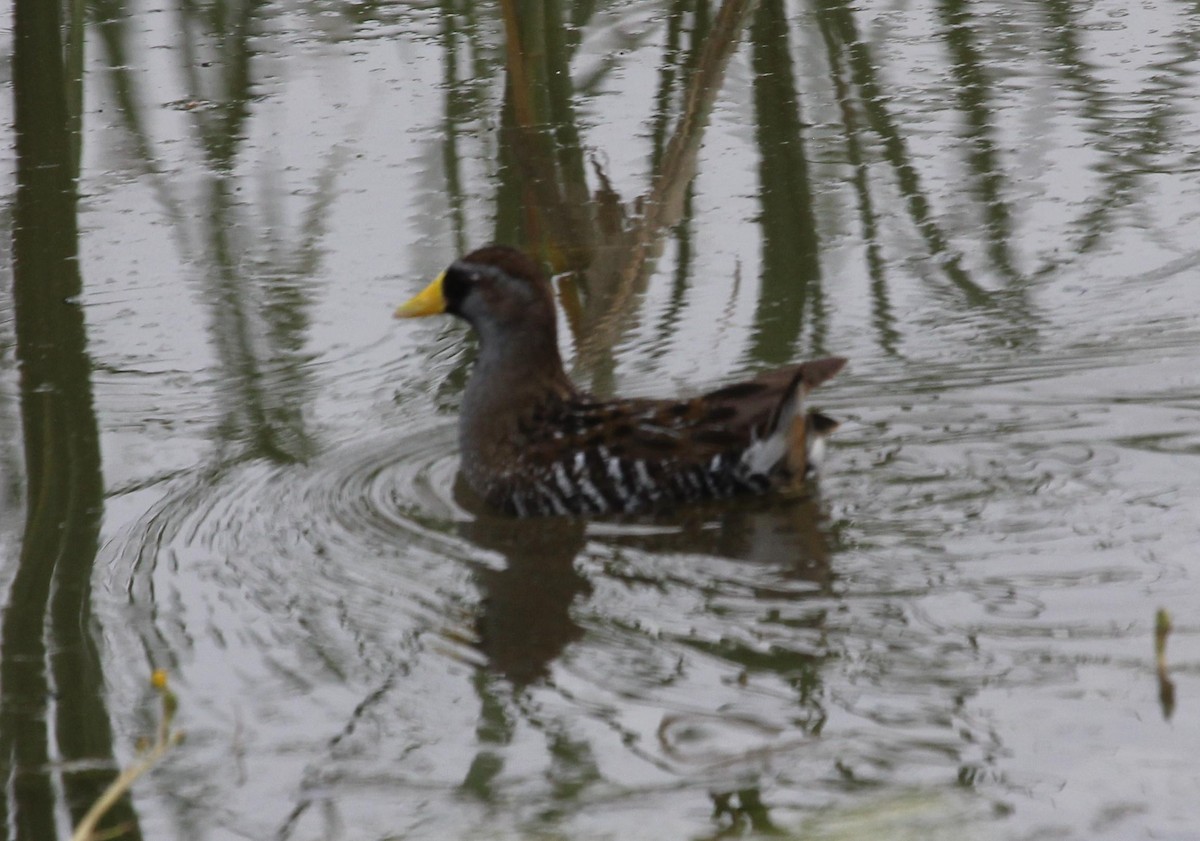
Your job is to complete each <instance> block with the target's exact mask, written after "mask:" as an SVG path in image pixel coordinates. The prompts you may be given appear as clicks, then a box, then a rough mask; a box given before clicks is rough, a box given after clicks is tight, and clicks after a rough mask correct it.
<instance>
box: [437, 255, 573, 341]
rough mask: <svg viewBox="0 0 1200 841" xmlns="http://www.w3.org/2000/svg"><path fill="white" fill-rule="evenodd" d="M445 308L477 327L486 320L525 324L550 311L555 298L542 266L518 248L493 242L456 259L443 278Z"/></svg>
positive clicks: (494, 322) (551, 312) (551, 311)
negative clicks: (552, 295)
mask: <svg viewBox="0 0 1200 841" xmlns="http://www.w3.org/2000/svg"><path fill="white" fill-rule="evenodd" d="M442 294H443V296H444V297H445V299H446V311H447V312H449V313H453V314H454V315H457V316H460V317H462V318H465V319H467V320H468V321H470V322H471V323H472V324H473V325H475V327H476V329H479V328H480V327H482V326H483V324H484V323H485V322H490V323H492V324H510V325H515V324H523V323H526V322H527V321H528V320H529V319H530V318H531V317H532V318H533V319H535V320H538V319H542V318H544V317H545V313H546V312H549V313H550V314H551V315H550V317H551V318H553V307H554V304H553V299H552V297H551V294H550V288H549V284H548V283H547V281H546V280H545V278H544V276H543V274H542V270H541V268H540V267H539V266H538V264H537V263H536V262H534V261H533V260H532V259H531V258H530V257H528V256H527V255H525V254H523V253H522V252H520V251H517V250H516V249H513V248H509V247H507V246H502V245H490V246H487V247H486V248H481V249H479V250H477V251H473V252H471V253H470V254H468V255H467V256H465V257H462V258H460V259H458V260H456V261H455V262H454V263H453V264H451V266H450V267H449V268H448V269H446V274H445V278H444V279H443V280H442Z"/></svg>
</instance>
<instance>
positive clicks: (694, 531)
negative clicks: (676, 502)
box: [454, 474, 832, 687]
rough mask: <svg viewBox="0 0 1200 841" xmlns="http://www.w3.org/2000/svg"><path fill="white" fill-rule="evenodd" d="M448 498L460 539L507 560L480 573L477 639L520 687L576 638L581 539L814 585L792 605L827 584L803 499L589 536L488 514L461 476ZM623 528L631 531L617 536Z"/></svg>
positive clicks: (662, 519) (564, 524) (585, 529)
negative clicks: (752, 568) (457, 513)
mask: <svg viewBox="0 0 1200 841" xmlns="http://www.w3.org/2000/svg"><path fill="white" fill-rule="evenodd" d="M454 493H455V497H456V499H457V500H458V501H459V503H460V504H462V505H463V506H464V507H466V508H467V509H468V510H469V511H471V512H472V513H474V514H475V519H474V520H472V521H470V522H466V523H463V524H462V526H461V527H460V528H461V531H460V534H461V535H462V536H463V537H464V538H466V539H467V540H470V541H471V542H472V543H474V544H476V545H477V546H480V547H482V548H485V549H489V550H491V551H495V552H498V553H500V554H501V555H503V556H504V558H505V565H504V567H503V568H491V567H481V568H480V570H479V572H478V583H479V586H480V590H481V592H482V597H481V599H480V603H479V614H478V618H477V620H476V634H477V638H478V646H479V649H480V651H481V652H482V653H483V655H484V656H485V657H486V658H487V663H488V666H489V668H490V669H492V670H493V671H495V672H497V673H499V674H500V675H503V676H504V677H506V678H507V679H508V680H509V681H511V682H512V683H513V684H514V685H515V686H518V687H520V686H526V685H528V684H530V683H531V682H533V681H536V680H538V679H540V678H543V677H545V676H546V675H547V673H548V671H549V669H550V666H551V665H552V664H553V662H554V660H555V659H556V658H557V657H558V656H559V655H560V654H561V653H562V652H563V650H564V649H566V647H567V646H568V645H570V644H571V643H572V642H575V641H577V640H579V639H580V638H581V637H582V636H583V634H584V630H583V628H582V627H581V626H580V625H579V624H578V623H577V622H576V621H575V620H574V618H573V617H572V610H573V609H575V608H576V607H577V606H578V604H579V603H580V602H581V601H583V600H586V599H587V598H588V597H589V596H590V594H591V592H592V582H591V581H590V580H589V578H588V577H587V576H586V575H584V574H583V573H581V572H580V571H579V569H577V568H576V565H575V560H576V558H577V557H578V556H579V554H580V552H581V551H582V550H583V548H584V546H585V544H586V542H587V541H588V540H589V539H592V540H601V541H604V542H607V543H609V544H611V545H614V546H621V547H628V548H633V549H637V550H639V551H644V552H651V553H658V552H668V553H682V554H689V553H690V554H708V555H715V556H718V557H722V558H727V559H730V560H737V561H744V562H746V563H753V564H765V565H770V566H772V567H774V568H775V569H776V570H778V571H779V573H780V575H781V577H783V578H787V579H791V580H793V581H807V582H810V583H811V584H813V585H814V586H813V587H812V589H811V591H799V592H797V594H796V596H795V597H796V598H801V597H803V596H804V595H805V593H806V592H811V593H812V594H814V595H827V594H828V592H829V586H830V583H831V580H832V574H831V572H830V564H829V557H830V552H829V546H828V542H827V540H826V535H825V532H824V531H823V530H822V528H821V518H822V514H821V509H820V505H819V502H818V500H817V499H816V498H815V497H813V496H811V495H809V496H803V497H797V498H783V497H768V498H752V499H746V500H733V501H724V502H720V503H711V504H708V505H704V506H692V507H689V508H687V509H686V510H681V511H679V512H676V513H664V514H658V515H654V516H652V517H648V516H643V517H638V518H636V519H634V518H623V519H620V520H610V521H597V523H596V525H594V526H591V527H589V522H591V521H588V520H584V519H581V518H578V517H537V518H531V519H525V520H520V519H514V518H511V517H506V516H502V515H498V514H495V513H493V512H492V511H490V510H489V509H488V508H487V506H486V505H484V503H483V502H482V501H481V500H479V498H478V497H476V496H475V495H474V494H473V493H472V491H471V490H470V489H469V488H468V487H467V485H466V482H465V481H464V480H463V478H462V476H461V474H460V475H459V477H458V479H457V481H456V484H455V491H454ZM626 524H627V525H629V526H630V527H629V528H623V525H626ZM646 527H649V528H646ZM773 595H774V594H773Z"/></svg>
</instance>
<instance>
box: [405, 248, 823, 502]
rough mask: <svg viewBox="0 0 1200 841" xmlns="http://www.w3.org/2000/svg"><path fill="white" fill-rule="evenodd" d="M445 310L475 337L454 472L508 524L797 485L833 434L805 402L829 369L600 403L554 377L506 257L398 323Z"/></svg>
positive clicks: (815, 365) (546, 299)
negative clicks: (684, 395)
mask: <svg viewBox="0 0 1200 841" xmlns="http://www.w3.org/2000/svg"><path fill="white" fill-rule="evenodd" d="M436 312H450V313H453V314H455V315H458V316H460V317H462V318H464V319H466V320H467V321H468V322H469V323H470V324H471V326H472V327H474V328H475V331H476V333H477V334H478V335H479V338H480V353H479V358H478V360H477V361H476V363H475V368H474V370H473V371H472V373H471V378H470V381H469V382H468V384H467V389H466V392H465V394H464V396H463V405H462V409H461V416H460V421H459V440H460V445H461V449H462V469H463V472H464V474H465V475H466V477H467V480H468V481H469V482H470V484H471V486H472V487H473V488H474V489H475V490H476V491H477V492H478V493H479V494H480V495H481V496H483V497H484V498H485V499H486V500H487V501H488V502H489V503H490V504H491V505H493V506H495V507H497V508H500V509H502V510H505V511H507V512H509V513H511V514H515V515H518V516H531V515H540V514H604V513H612V512H635V511H645V510H649V509H653V508H660V507H664V506H669V505H672V504H677V503H684V502H692V501H697V500H702V499H714V498H723V497H729V496H733V495H736V494H740V493H757V492H762V491H765V490H767V489H768V488H771V487H773V486H776V485H781V484H788V483H792V482H794V481H797V480H799V479H802V478H803V477H804V476H805V475H806V474H807V473H808V472H810V471H811V469H812V466H813V465H812V463H811V462H812V456H813V453H814V451H815V450H816V449H817V448H818V445H819V443H820V441H821V439H822V438H823V437H824V436H825V435H826V434H827V433H828V432H830V431H831V430H832V429H833V428H834V427H836V425H837V424H836V423H835V422H834V421H832V420H830V419H829V418H827V417H825V416H824V415H820V414H817V413H805V412H804V411H803V408H802V404H803V398H804V396H805V395H806V394H807V393H808V392H809V391H810V390H811V389H813V388H815V387H817V386H818V385H820V384H821V383H823V382H824V381H825V380H827V379H829V378H830V377H832V376H833V375H834V374H836V373H837V372H838V371H839V370H841V368H842V366H843V365H844V364H845V360H844V359H841V358H838V357H830V358H826V359H818V360H814V361H811V362H804V363H801V364H797V365H792V366H789V367H786V368H780V369H777V370H774V371H768V372H765V373H763V374H760V375H759V376H757V377H755V378H754V379H752V380H749V381H746V382H741V383H736V384H734V385H729V386H726V387H724V388H720V389H718V390H716V391H713V392H710V393H708V394H703V395H700V396H698V397H693V398H690V399H668V400H652V399H614V400H598V399H596V398H594V397H591V396H590V395H588V394H586V393H583V392H581V391H579V390H578V389H577V388H575V386H574V385H573V384H572V383H571V381H570V380H569V379H568V378H567V376H566V373H565V372H564V371H563V366H562V360H561V358H560V356H559V352H558V341H557V336H556V329H555V313H554V299H553V295H552V293H551V289H550V284H549V282H548V281H547V280H546V278H545V275H544V274H543V272H542V271H541V269H540V267H539V266H538V265H537V264H536V263H535V262H534V261H533V260H532V259H530V258H529V257H528V256H527V255H525V254H523V253H522V252H520V251H517V250H515V249H512V248H507V247H505V246H495V245H493V246H488V247H486V248H482V249H479V250H478V251H475V252H473V253H471V254H468V255H467V256H466V257H463V258H461V259H459V260H457V261H456V262H455V263H453V264H452V265H451V266H450V267H449V268H448V269H447V270H446V272H445V273H444V274H443V275H442V276H441V277H439V279H438V280H437V281H435V282H434V284H432V285H431V286H430V287H429V289H427V290H426V291H425V292H423V293H422V294H421V295H420V296H418V297H417V298H414V299H413V300H412V301H410V302H409V303H408V304H405V305H404V306H403V307H401V308H400V310H398V311H397V315H398V316H417V315H430V314H433V313H436Z"/></svg>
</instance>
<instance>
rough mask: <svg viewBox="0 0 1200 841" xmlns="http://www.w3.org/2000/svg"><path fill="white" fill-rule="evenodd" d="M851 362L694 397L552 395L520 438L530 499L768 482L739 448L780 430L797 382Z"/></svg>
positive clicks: (593, 506) (615, 503) (663, 494)
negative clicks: (750, 469)
mask: <svg viewBox="0 0 1200 841" xmlns="http://www.w3.org/2000/svg"><path fill="white" fill-rule="evenodd" d="M843 364H845V362H844V360H841V359H822V360H817V361H815V362H808V363H804V364H802V365H795V366H791V367H789V368H784V369H779V370H776V371H770V372H767V373H765V374H762V375H760V376H758V377H756V378H755V379H753V380H750V381H747V382H743V383H737V384H735V385H730V386H726V387H724V388H721V389H718V390H716V391H713V392H710V393H708V394H703V395H700V396H698V397H694V398H691V399H688V400H649V399H626V400H612V401H599V400H595V399H592V398H590V397H588V396H586V395H578V396H576V397H574V398H571V399H568V400H554V401H551V402H549V403H547V404H544V405H542V406H539V407H538V408H537V409H535V410H533V411H532V412H531V413H530V414H528V415H527V416H526V417H524V418H522V419H521V422H520V425H519V432H518V438H519V441H518V442H517V443H518V445H519V447H520V449H521V461H522V463H523V464H524V465H525V468H526V471H525V475H523V476H522V477H520V478H519V480H518V481H519V482H520V484H522V485H525V486H527V489H528V488H536V489H537V490H536V492H534V491H529V493H530V494H531V496H530V497H529V499H530V500H532V501H530V502H529V506H530V507H531V508H534V507H540V506H541V505H542V504H543V503H544V504H545V506H546V509H547V510H548V511H553V510H556V509H557V508H558V507H559V506H560V505H561V507H563V508H566V509H568V510H572V511H577V512H583V513H592V512H601V511H619V510H620V511H630V510H638V509H641V508H646V507H649V506H651V505H653V504H656V503H659V502H662V501H686V500H693V499H700V498H711V497H723V496H729V495H731V494H733V493H736V492H738V491H743V490H761V489H762V488H763V487H765V484H766V479H765V477H762V476H746V475H745V474H744V471H740V470H738V469H737V462H738V458H739V457H740V454H741V453H742V452H743V451H744V450H745V449H746V448H747V447H749V446H750V445H751V444H752V443H754V442H755V441H756V440H760V439H762V438H763V437H765V436H767V435H769V434H770V433H771V432H772V431H773V430H774V429H775V427H776V425H777V424H778V422H779V419H780V412H781V411H782V410H783V409H784V407H785V406H786V405H787V404H788V403H789V402H790V400H791V398H792V396H793V395H794V394H795V392H796V390H797V389H799V390H800V394H801V396H802V395H803V394H805V393H807V392H808V391H809V390H810V389H812V388H815V387H816V386H817V385H819V384H820V383H822V382H824V381H825V380H827V379H828V378H829V377H831V376H833V375H834V374H835V373H836V372H837V371H838V370H839V369H840V368H841V367H842V365H843ZM797 417H798V418H799V421H800V422H799V424H798V425H795V424H794V425H793V427H792V428H793V430H798V433H797V434H795V435H793V437H794V438H795V440H794V441H793V442H792V446H798V447H799V452H800V453H801V459H802V458H803V455H802V454H803V453H804V448H805V444H804V434H803V433H804V426H805V424H804V419H803V417H802V416H800V415H797ZM786 432H787V431H786V430H785V433H786ZM791 461H792V460H791V459H789V465H790V463H791ZM801 464H802V462H801ZM797 466H799V465H797ZM803 470H804V468H803V467H800V475H803ZM513 478H514V479H518V477H513ZM514 490H515V489H514ZM539 495H540V496H539ZM535 497H538V498H539V499H540V502H539V501H537V500H535Z"/></svg>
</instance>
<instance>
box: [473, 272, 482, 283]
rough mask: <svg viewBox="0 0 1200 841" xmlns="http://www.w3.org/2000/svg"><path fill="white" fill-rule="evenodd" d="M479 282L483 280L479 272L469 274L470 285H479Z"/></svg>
mask: <svg viewBox="0 0 1200 841" xmlns="http://www.w3.org/2000/svg"><path fill="white" fill-rule="evenodd" d="M481 280H483V276H482V275H481V274H479V272H471V282H472V283H479V281H481Z"/></svg>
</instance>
